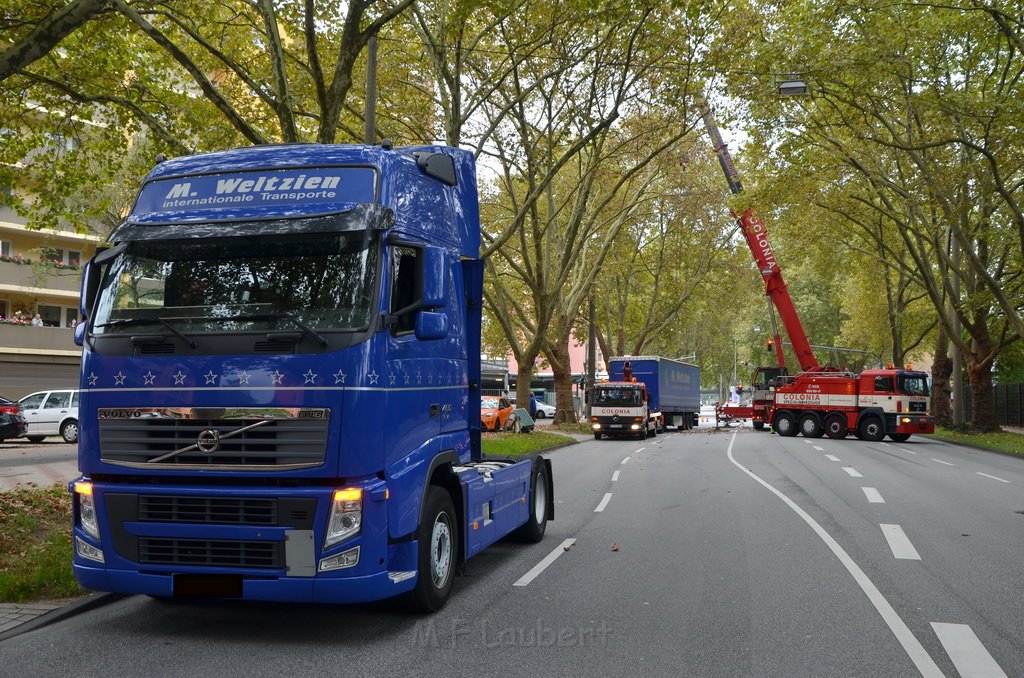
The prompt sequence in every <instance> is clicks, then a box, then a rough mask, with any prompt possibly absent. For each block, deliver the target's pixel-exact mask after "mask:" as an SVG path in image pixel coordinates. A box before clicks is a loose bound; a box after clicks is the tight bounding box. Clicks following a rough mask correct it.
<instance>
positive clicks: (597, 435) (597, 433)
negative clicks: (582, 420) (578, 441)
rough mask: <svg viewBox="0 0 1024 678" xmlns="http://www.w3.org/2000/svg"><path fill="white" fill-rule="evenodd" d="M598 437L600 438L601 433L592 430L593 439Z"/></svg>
mask: <svg viewBox="0 0 1024 678" xmlns="http://www.w3.org/2000/svg"><path fill="white" fill-rule="evenodd" d="M600 439H601V434H600V432H598V431H594V440H600Z"/></svg>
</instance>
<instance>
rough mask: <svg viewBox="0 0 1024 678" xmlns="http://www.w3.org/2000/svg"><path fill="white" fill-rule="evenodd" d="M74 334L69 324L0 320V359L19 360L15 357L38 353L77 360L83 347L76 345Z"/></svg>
mask: <svg viewBox="0 0 1024 678" xmlns="http://www.w3.org/2000/svg"><path fill="white" fill-rule="evenodd" d="M74 336H75V335H74V330H73V329H71V328H69V327H34V326H32V325H7V324H0V363H2V362H4V361H6V360H11V359H14V360H15V361H18V357H20V358H21V360H22V361H24V360H32V359H33V358H38V357H40V356H49V357H51V358H58V359H61V360H59V361H60V362H64V359H73V360H74V362H77V361H78V359H79V358H80V357H81V355H82V349H81V348H79V347H78V346H76V345H75V340H74Z"/></svg>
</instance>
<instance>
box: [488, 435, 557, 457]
mask: <svg viewBox="0 0 1024 678" xmlns="http://www.w3.org/2000/svg"><path fill="white" fill-rule="evenodd" d="M572 440H573V438H571V437H570V436H566V435H562V434H560V433H548V432H547V431H534V432H533V433H485V434H483V450H484V454H485V455H487V456H489V457H521V456H523V455H526V454H530V453H531V452H540V451H541V450H546V449H547V448H549V447H555V446H556V445H562V444H564V443H567V442H570V441H572Z"/></svg>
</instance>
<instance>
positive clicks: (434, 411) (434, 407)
mask: <svg viewBox="0 0 1024 678" xmlns="http://www.w3.org/2000/svg"><path fill="white" fill-rule="evenodd" d="M439 414H441V404H440V403H430V416H431V417H436V416H437V415H439Z"/></svg>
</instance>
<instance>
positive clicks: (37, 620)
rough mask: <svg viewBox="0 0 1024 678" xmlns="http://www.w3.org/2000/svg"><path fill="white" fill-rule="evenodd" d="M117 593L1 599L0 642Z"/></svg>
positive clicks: (116, 597) (104, 601)
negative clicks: (22, 600)
mask: <svg viewBox="0 0 1024 678" xmlns="http://www.w3.org/2000/svg"><path fill="white" fill-rule="evenodd" d="M123 597H124V596H123V595H120V594H117V593H87V594H85V595H84V596H79V597H77V598H67V599H63V600H41V601H36V602H33V603H0V642H3V641H5V640H7V639H8V638H13V637H14V636H16V635H19V634H21V633H26V632H28V631H33V630H35V629H38V628H41V627H43V626H46V625H47V624H52V623H54V622H58V621H60V620H62V619H66V618H68V617H72V616H74V615H76V614H80V613H82V612H86V611H88V610H91V609H93V608H96V607H100V606H101V605H106V604H108V603H112V602H114V601H117V600H120V599H121V598H123Z"/></svg>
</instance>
